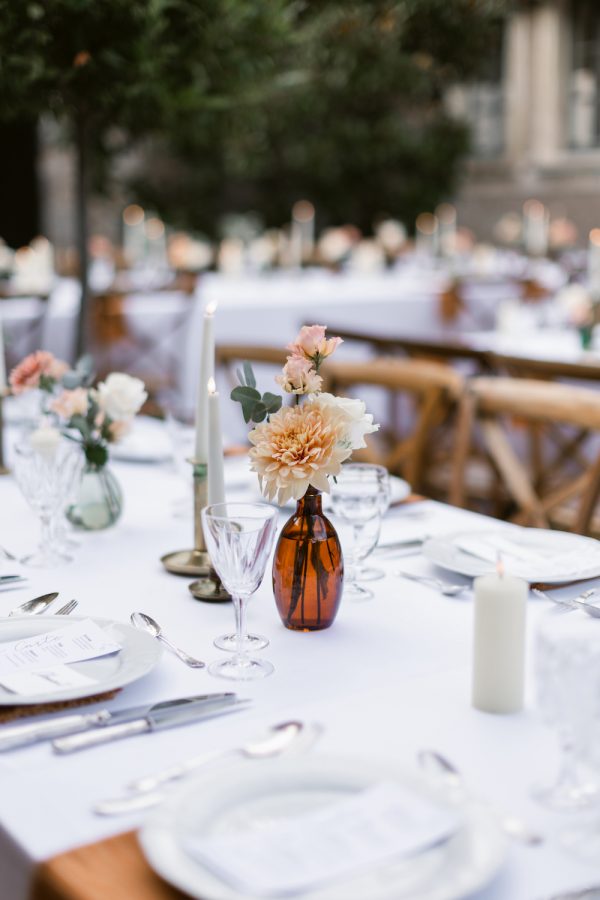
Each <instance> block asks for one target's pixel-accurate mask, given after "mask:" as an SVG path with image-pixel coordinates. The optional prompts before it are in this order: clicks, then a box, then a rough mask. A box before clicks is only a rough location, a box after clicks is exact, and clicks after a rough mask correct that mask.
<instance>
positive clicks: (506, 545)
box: [453, 531, 592, 579]
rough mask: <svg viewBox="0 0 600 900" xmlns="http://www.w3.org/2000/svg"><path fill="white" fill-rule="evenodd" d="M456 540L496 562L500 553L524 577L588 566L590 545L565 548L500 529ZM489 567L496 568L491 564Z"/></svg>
mask: <svg viewBox="0 0 600 900" xmlns="http://www.w3.org/2000/svg"><path fill="white" fill-rule="evenodd" d="M453 544H454V546H455V547H458V549H459V550H463V551H464V552H465V553H468V554H470V555H471V556H476V557H477V558H478V559H482V560H485V561H486V562H489V563H493V565H494V566H495V565H496V562H497V560H498V554H500V556H501V558H502V562H503V564H504V567H505V568H506V570H507V571H509V572H511V573H514V574H515V575H522V576H523V577H524V578H529V579H531V578H535V579H537V578H551V577H555V576H556V577H561V576H562V575H564V576H565V577H572V576H573V575H574V574H575V573H577V572H579V571H580V570H582V569H586V568H588V567H589V565H590V563H591V562H592V560H590V555H589V547H588V546H586V547H582V548H581V549H576V550H573V549H569V550H563V551H562V552H561V551H560V550H558V549H557V547H556V544H555V542H554V541H552V544H549V545H548V547H543V546H542V545H541V543H540V542H536V543H535V544H534V543H533V542H531V541H530V540H521V541H519V540H518V539H517V538H515V539H512V538H511V537H509V536H508V535H505V534H501V533H499V532H497V531H494V532H490V533H489V534H486V535H481V534H479V535H478V534H464V535H459V536H458V537H456V538H454V540H453ZM490 568H493V567H492V566H490Z"/></svg>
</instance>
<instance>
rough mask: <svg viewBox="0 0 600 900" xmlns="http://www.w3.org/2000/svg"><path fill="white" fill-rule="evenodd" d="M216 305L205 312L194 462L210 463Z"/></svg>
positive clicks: (213, 304) (208, 307)
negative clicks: (210, 393)
mask: <svg viewBox="0 0 600 900" xmlns="http://www.w3.org/2000/svg"><path fill="white" fill-rule="evenodd" d="M216 308H217V304H216V303H209V304H208V306H207V307H206V310H205V311H204V319H203V327H202V345H201V349H200V374H199V378H198V396H197V398H196V447H195V452H194V460H195V462H198V463H204V464H205V465H206V463H208V389H207V385H208V382H209V379H211V378H214V375H215V330H214V322H215V320H214V316H215V310H216Z"/></svg>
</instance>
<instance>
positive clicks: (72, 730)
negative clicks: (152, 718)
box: [0, 692, 236, 752]
mask: <svg viewBox="0 0 600 900" xmlns="http://www.w3.org/2000/svg"><path fill="white" fill-rule="evenodd" d="M235 696H236V695H235V694H234V693H231V692H227V693H215V694H198V695H196V696H192V697H178V698H176V699H175V700H165V701H162V702H161V703H154V704H150V705H148V704H145V705H143V706H133V707H129V708H128V709H120V710H115V711H114V712H111V710H109V709H100V710H98V712H93V713H76V714H75V715H72V714H71V715H67V716H58V717H56V718H54V719H52V720H51V721H49V722H34V723H28V724H25V725H10V726H8V727H0V752H3V751H6V750H14V749H16V748H17V747H26V746H27V745H28V744H35V743H37V741H44V740H50V739H51V738H58V737H65V736H66V735H69V734H77V733H78V732H81V731H87V730H88V729H90V728H102V727H106V726H107V725H117V724H119V723H121V722H129V721H131V720H132V719H140V718H144V717H146V716H149V715H152V714H154V713H156V714H159V715H160V714H161V713H163V712H165V711H168V710H177V709H181V708H182V707H186V708H188V707H189V706H190V704H192V705H198V704H202V703H207V702H212V701H219V700H225V699H226V698H228V697H231V698H235Z"/></svg>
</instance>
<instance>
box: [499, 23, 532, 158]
mask: <svg viewBox="0 0 600 900" xmlns="http://www.w3.org/2000/svg"><path fill="white" fill-rule="evenodd" d="M530 44H531V12H530V11H528V10H527V11H525V10H523V11H520V12H515V13H513V15H512V16H511V17H510V18H509V20H508V22H507V25H506V38H505V50H504V53H505V62H504V71H505V78H504V90H505V103H504V134H505V145H506V158H507V159H508V160H509V161H510V162H511V163H513V165H515V166H520V164H522V163H523V161H524V160H525V159H526V157H527V155H528V148H529V118H530V88H531V84H530Z"/></svg>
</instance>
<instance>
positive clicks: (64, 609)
mask: <svg viewBox="0 0 600 900" xmlns="http://www.w3.org/2000/svg"><path fill="white" fill-rule="evenodd" d="M78 605H79V600H69V602H68V603H65V605H64V606H61V608H60V609H57V610H56V612H55V613H54V615H55V616H68V615H69V613H72V612H73V610H74V609H76V608H77V606H78Z"/></svg>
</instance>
